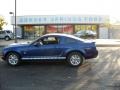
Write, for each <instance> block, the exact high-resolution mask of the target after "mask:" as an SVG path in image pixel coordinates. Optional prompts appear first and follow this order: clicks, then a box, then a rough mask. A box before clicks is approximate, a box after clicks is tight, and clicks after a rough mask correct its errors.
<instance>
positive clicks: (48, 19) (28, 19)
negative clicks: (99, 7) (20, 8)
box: [11, 15, 109, 24]
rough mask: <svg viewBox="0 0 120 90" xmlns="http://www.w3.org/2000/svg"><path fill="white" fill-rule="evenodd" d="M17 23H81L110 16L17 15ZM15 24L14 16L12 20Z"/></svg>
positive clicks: (105, 20)
mask: <svg viewBox="0 0 120 90" xmlns="http://www.w3.org/2000/svg"><path fill="white" fill-rule="evenodd" d="M16 20H17V24H68V23H69V24H80V23H106V22H108V21H109V17H108V16H75V15H73V16H57V15H48V16H17V19H16ZM11 22H12V24H14V17H12V20H11Z"/></svg>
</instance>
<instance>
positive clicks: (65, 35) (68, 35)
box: [42, 33, 84, 41]
mask: <svg viewBox="0 0 120 90" xmlns="http://www.w3.org/2000/svg"><path fill="white" fill-rule="evenodd" d="M44 36H63V37H69V38H73V39H77V40H81V41H84V40H83V39H81V38H78V37H76V36H74V35H70V34H63V33H50V34H45V35H43V36H42V37H44Z"/></svg>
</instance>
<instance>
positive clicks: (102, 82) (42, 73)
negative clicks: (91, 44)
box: [0, 47, 120, 90]
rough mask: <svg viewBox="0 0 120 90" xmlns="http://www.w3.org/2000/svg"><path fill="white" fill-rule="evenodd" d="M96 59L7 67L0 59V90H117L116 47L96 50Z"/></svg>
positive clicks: (119, 63)
mask: <svg viewBox="0 0 120 90" xmlns="http://www.w3.org/2000/svg"><path fill="white" fill-rule="evenodd" d="M98 50H99V56H98V57H97V58H95V59H90V60H87V61H85V62H84V64H83V65H82V66H80V67H70V66H68V65H67V64H66V63H64V62H39V63H37V62H34V63H32V62H30V63H22V65H21V66H18V67H10V66H8V65H7V64H6V63H5V62H4V61H2V60H1V59H0V90H120V55H119V53H120V47H98Z"/></svg>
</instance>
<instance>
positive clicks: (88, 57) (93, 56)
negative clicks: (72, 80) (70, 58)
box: [85, 50, 98, 59]
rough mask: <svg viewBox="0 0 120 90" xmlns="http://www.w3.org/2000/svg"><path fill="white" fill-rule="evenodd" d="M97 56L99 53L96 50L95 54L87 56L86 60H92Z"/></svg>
mask: <svg viewBox="0 0 120 90" xmlns="http://www.w3.org/2000/svg"><path fill="white" fill-rule="evenodd" d="M97 56H98V51H97V50H95V51H94V52H92V53H89V54H87V55H86V57H85V59H92V58H96V57H97Z"/></svg>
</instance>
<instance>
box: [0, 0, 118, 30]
mask: <svg viewBox="0 0 120 90" xmlns="http://www.w3.org/2000/svg"><path fill="white" fill-rule="evenodd" d="M16 1H17V15H18V16H21V15H108V16H110V20H111V22H116V21H120V10H119V9H120V0H16ZM0 2H1V4H0V15H2V16H3V17H4V18H5V20H6V21H7V22H8V25H7V26H5V27H4V29H12V26H11V25H10V24H11V23H10V17H11V15H10V14H9V12H14V5H15V4H14V3H15V0H0Z"/></svg>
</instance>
